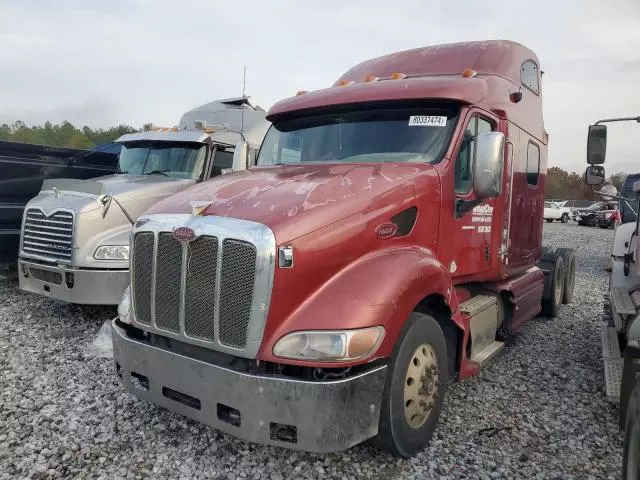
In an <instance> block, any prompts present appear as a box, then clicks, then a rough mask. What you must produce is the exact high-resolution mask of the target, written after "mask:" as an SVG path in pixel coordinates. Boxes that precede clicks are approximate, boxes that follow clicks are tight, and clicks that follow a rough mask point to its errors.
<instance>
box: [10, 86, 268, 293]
mask: <svg viewBox="0 0 640 480" xmlns="http://www.w3.org/2000/svg"><path fill="white" fill-rule="evenodd" d="M265 115H266V114H265V112H264V110H263V109H261V108H260V107H254V106H253V105H251V104H250V103H249V101H248V98H247V97H241V98H232V99H224V100H216V101H213V102H211V103H208V104H206V105H203V106H201V107H198V108H195V109H193V110H191V111H188V112H187V113H185V114H184V115H183V116H182V118H181V120H180V123H179V125H178V126H176V127H171V128H157V127H154V126H153V125H152V124H145V125H144V127H143V129H142V131H140V132H138V133H132V134H127V135H123V136H122V137H120V138H119V139H118V140H117V142H120V143H122V150H121V153H120V158H119V161H118V172H119V173H117V174H114V175H106V176H102V177H99V178H95V179H92V180H75V179H57V180H47V181H45V182H43V185H42V189H41V191H40V193H39V194H38V195H37V196H36V197H34V198H33V199H32V200H31V201H29V203H28V204H27V206H26V207H25V211H24V216H23V221H22V230H21V235H20V254H19V278H20V289H22V290H25V291H27V292H32V293H36V294H40V295H45V296H48V297H51V298H55V299H58V300H63V301H66V302H71V303H78V304H98V305H117V304H118V303H119V302H120V300H121V299H122V295H123V293H124V291H125V288H126V287H127V285H128V284H129V235H130V232H131V227H132V225H133V223H134V222H135V221H136V219H137V218H138V216H139V215H140V214H142V212H144V211H145V210H147V209H148V208H149V207H150V206H151V205H152V204H154V203H155V202H157V201H158V200H160V199H162V198H164V197H166V196H168V195H171V194H173V193H175V192H177V191H179V190H182V189H184V188H187V187H189V186H192V185H194V184H195V183H197V182H200V181H203V180H207V179H210V178H213V177H216V176H218V175H221V174H224V173H227V172H229V171H233V170H243V169H246V168H247V167H248V166H250V165H252V164H253V163H254V161H255V157H256V152H257V149H258V148H259V147H260V144H261V142H262V139H263V137H264V135H265V133H266V131H267V129H268V127H269V122H268V121H267V120H266V119H265Z"/></svg>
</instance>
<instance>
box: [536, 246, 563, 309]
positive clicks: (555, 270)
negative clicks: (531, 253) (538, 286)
mask: <svg viewBox="0 0 640 480" xmlns="http://www.w3.org/2000/svg"><path fill="white" fill-rule="evenodd" d="M540 268H542V269H543V270H546V271H548V272H549V273H546V274H545V278H544V282H545V289H544V293H543V296H542V314H543V315H544V316H545V317H552V318H555V317H557V316H558V313H560V307H561V306H562V299H563V298H564V260H563V259H562V257H561V256H560V255H556V256H555V258H554V259H551V260H546V259H543V260H541V261H540Z"/></svg>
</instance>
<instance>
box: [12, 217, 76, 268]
mask: <svg viewBox="0 0 640 480" xmlns="http://www.w3.org/2000/svg"><path fill="white" fill-rule="evenodd" d="M72 246H73V213H71V212H67V211H62V210H58V211H55V212H53V213H51V214H50V215H45V214H44V212H43V211H42V210H40V209H39V208H28V209H27V211H26V214H25V218H24V226H23V236H22V252H23V253H24V254H28V255H30V256H35V257H42V258H45V259H52V260H62V261H71V254H72Z"/></svg>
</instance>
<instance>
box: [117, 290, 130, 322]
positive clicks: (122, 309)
mask: <svg viewBox="0 0 640 480" xmlns="http://www.w3.org/2000/svg"><path fill="white" fill-rule="evenodd" d="M118 318H119V319H120V321H121V322H124V323H128V324H129V325H131V324H132V323H133V322H132V321H131V287H130V286H128V285H127V288H126V289H125V291H124V294H123V295H122V300H120V303H119V304H118Z"/></svg>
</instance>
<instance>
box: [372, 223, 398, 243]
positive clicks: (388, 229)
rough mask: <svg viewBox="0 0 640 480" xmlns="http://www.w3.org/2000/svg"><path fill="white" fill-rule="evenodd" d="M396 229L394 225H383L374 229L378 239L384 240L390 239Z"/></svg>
mask: <svg viewBox="0 0 640 480" xmlns="http://www.w3.org/2000/svg"><path fill="white" fill-rule="evenodd" d="M397 230H398V227H397V226H396V224H395V223H383V224H382V225H378V227H377V228H376V235H377V236H378V238H381V239H383V240H384V239H386V238H391V237H393V236H394V235H395V234H396V231H397Z"/></svg>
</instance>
